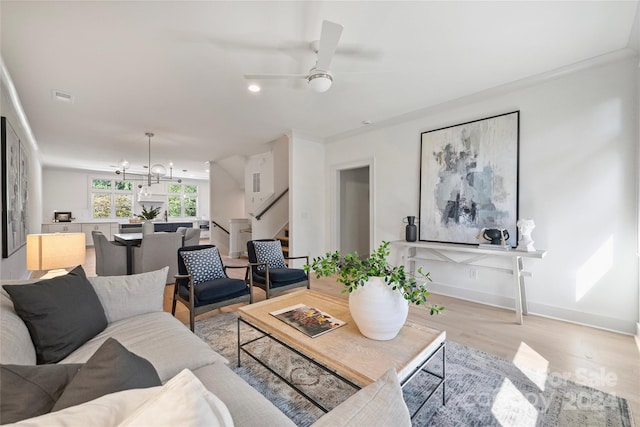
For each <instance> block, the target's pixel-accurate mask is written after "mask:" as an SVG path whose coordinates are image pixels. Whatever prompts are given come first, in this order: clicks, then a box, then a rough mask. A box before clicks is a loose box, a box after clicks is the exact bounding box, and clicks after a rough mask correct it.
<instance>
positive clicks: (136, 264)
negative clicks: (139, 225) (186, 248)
mask: <svg viewBox="0 0 640 427" xmlns="http://www.w3.org/2000/svg"><path fill="white" fill-rule="evenodd" d="M180 247H182V235H180V234H178V233H162V232H160V233H152V234H145V235H144V237H143V239H142V242H141V243H140V246H139V247H134V248H133V272H134V273H145V272H147V271H155V270H159V269H161V268H162V267H165V266H168V267H169V272H168V274H167V284H171V283H174V280H175V279H174V275H175V274H177V273H178V261H177V260H176V252H177V250H178V249H179V248H180Z"/></svg>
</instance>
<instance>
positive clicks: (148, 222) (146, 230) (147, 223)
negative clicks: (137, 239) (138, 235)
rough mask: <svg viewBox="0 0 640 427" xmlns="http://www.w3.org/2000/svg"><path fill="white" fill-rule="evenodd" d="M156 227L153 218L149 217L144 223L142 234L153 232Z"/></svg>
mask: <svg viewBox="0 0 640 427" xmlns="http://www.w3.org/2000/svg"><path fill="white" fill-rule="evenodd" d="M154 229H155V226H154V225H153V221H152V220H150V219H148V220H146V221H145V222H143V223H142V234H153V230H154Z"/></svg>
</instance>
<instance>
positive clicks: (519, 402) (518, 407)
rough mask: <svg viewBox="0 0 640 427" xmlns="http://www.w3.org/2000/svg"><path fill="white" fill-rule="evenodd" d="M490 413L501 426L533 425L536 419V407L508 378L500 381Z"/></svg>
mask: <svg viewBox="0 0 640 427" xmlns="http://www.w3.org/2000/svg"><path fill="white" fill-rule="evenodd" d="M491 414H492V415H493V416H494V418H495V419H496V421H498V423H499V424H500V425H502V426H519V427H529V426H530V427H534V426H535V425H536V423H537V419H538V411H537V410H536V408H535V407H534V406H533V405H532V404H531V402H529V400H527V398H526V397H525V396H524V395H523V394H522V393H521V392H520V390H518V389H517V388H516V386H514V385H513V383H512V382H511V381H509V379H508V378H505V379H504V381H502V385H501V386H500V390H499V391H498V394H497V395H496V397H495V400H494V401H493V405H492V406H491Z"/></svg>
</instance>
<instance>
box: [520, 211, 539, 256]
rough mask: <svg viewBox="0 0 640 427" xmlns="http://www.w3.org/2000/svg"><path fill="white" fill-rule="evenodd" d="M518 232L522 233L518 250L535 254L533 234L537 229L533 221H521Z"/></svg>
mask: <svg viewBox="0 0 640 427" xmlns="http://www.w3.org/2000/svg"><path fill="white" fill-rule="evenodd" d="M517 225H518V230H519V231H520V241H519V242H518V248H517V249H518V250H519V251H523V252H535V251H536V249H535V248H534V247H533V240H532V239H531V232H532V231H533V229H534V228H535V227H536V224H535V223H534V222H533V220H532V219H519V220H518V223H517Z"/></svg>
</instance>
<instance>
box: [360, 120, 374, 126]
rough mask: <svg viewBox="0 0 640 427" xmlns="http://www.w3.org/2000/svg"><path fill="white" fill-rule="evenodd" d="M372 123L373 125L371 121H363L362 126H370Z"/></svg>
mask: <svg viewBox="0 0 640 427" xmlns="http://www.w3.org/2000/svg"><path fill="white" fill-rule="evenodd" d="M371 123H373V122H372V121H371V120H363V121H362V124H363V125H365V126H369V125H370V124H371Z"/></svg>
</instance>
